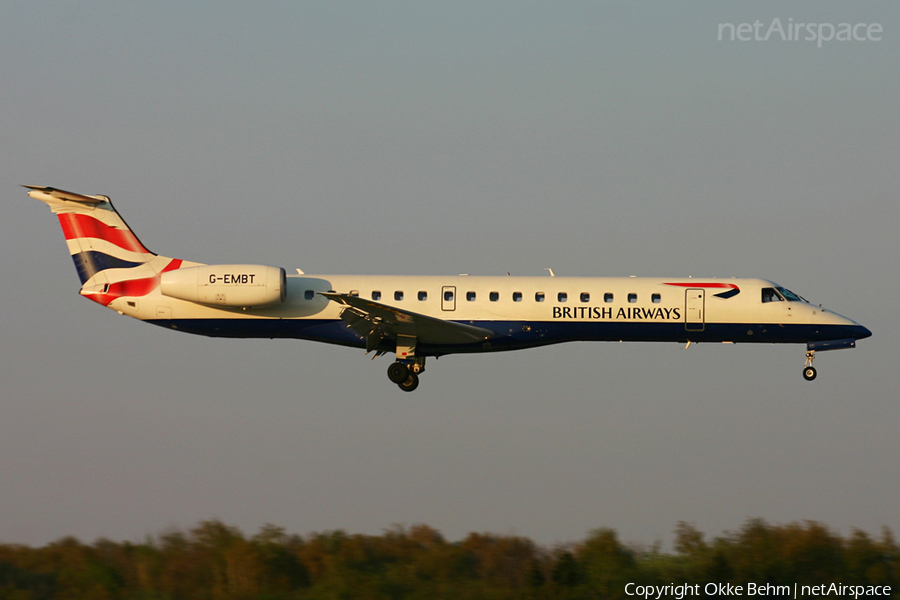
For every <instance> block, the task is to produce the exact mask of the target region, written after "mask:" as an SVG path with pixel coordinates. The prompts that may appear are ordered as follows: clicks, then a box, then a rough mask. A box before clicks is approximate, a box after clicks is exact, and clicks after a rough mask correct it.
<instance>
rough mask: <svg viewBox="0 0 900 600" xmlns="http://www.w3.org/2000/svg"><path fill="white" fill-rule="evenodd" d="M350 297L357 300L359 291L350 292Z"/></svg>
mask: <svg viewBox="0 0 900 600" xmlns="http://www.w3.org/2000/svg"><path fill="white" fill-rule="evenodd" d="M350 295H351V296H353V297H354V298H359V290H350Z"/></svg>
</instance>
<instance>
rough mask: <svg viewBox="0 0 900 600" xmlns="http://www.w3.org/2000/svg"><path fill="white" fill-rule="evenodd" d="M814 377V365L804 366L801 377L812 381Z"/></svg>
mask: <svg viewBox="0 0 900 600" xmlns="http://www.w3.org/2000/svg"><path fill="white" fill-rule="evenodd" d="M815 378H816V368H815V367H804V369H803V379H805V380H807V381H812V380H813V379H815Z"/></svg>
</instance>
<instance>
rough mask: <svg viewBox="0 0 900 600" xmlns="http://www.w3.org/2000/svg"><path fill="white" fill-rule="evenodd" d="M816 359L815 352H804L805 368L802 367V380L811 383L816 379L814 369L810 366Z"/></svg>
mask: <svg viewBox="0 0 900 600" xmlns="http://www.w3.org/2000/svg"><path fill="white" fill-rule="evenodd" d="M815 358H816V351H815V350H807V351H806V366H805V367H803V379H805V380H807V381H812V380H813V379H815V378H816V368H815V367H814V366H812V364H813V359H815Z"/></svg>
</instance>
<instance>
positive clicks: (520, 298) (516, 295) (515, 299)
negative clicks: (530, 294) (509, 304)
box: [513, 292, 522, 302]
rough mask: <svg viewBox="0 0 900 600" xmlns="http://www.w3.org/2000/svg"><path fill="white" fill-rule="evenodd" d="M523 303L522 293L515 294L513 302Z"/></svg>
mask: <svg viewBox="0 0 900 600" xmlns="http://www.w3.org/2000/svg"><path fill="white" fill-rule="evenodd" d="M521 301H522V292H513V302H521Z"/></svg>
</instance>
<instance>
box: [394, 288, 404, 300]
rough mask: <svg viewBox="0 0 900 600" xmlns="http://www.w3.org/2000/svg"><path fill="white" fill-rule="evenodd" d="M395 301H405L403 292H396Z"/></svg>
mask: <svg viewBox="0 0 900 600" xmlns="http://www.w3.org/2000/svg"><path fill="white" fill-rule="evenodd" d="M394 300H403V292H401V291H400V290H397V291H396V292H394Z"/></svg>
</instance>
